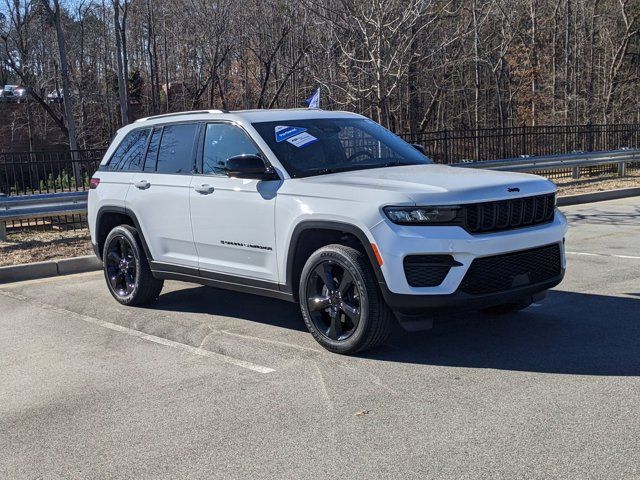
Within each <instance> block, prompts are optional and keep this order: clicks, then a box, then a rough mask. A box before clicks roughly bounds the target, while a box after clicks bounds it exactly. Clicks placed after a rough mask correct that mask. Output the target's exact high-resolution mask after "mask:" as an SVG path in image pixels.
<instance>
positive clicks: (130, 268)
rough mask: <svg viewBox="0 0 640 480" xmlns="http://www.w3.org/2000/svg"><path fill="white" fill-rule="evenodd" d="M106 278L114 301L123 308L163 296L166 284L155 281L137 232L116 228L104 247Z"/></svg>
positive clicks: (110, 233)
mask: <svg viewBox="0 0 640 480" xmlns="http://www.w3.org/2000/svg"><path fill="white" fill-rule="evenodd" d="M102 258H103V262H104V276H105V279H106V281H107V286H108V287H109V291H110V292H111V295H113V298H115V299H116V300H117V301H118V302H120V303H121V304H123V305H131V306H134V305H142V304H145V303H148V302H150V301H152V300H155V299H156V298H158V296H159V295H160V292H161V291H162V287H163V285H164V282H163V281H162V280H158V279H156V278H154V277H153V274H152V273H151V268H150V267H149V262H148V261H147V256H146V255H145V253H144V249H143V248H142V243H141V242H140V237H139V235H138V231H137V230H136V229H135V228H133V227H130V226H129V225H120V226H118V227H115V228H114V229H113V230H111V232H109V235H108V236H107V239H106V241H105V243H104V251H103V256H102Z"/></svg>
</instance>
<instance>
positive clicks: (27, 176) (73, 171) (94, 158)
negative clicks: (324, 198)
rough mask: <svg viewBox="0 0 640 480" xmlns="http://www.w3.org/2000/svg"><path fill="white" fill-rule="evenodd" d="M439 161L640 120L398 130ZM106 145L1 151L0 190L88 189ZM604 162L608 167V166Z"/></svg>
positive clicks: (541, 149) (617, 141) (590, 139)
mask: <svg viewBox="0 0 640 480" xmlns="http://www.w3.org/2000/svg"><path fill="white" fill-rule="evenodd" d="M401 136H402V137H403V138H404V139H405V140H407V141H409V142H411V143H419V144H421V145H423V146H424V147H425V149H426V152H427V155H428V156H429V157H431V158H432V159H433V160H434V161H436V162H438V163H456V162H462V161H465V160H479V161H484V160H493V159H502V158H515V157H519V156H523V155H552V154H556V153H570V152H576V151H588V152H590V151H601V150H615V149H619V148H624V147H629V148H631V147H639V146H640V124H618V125H567V126H538V127H510V128H483V129H476V130H440V131H435V132H422V133H418V134H402V135H401ZM104 152H105V149H93V150H78V151H68V150H67V151H51V152H47V151H42V152H17V153H0V194H5V195H30V194H34V193H55V192H68V191H80V190H87V189H88V188H89V179H90V178H91V175H92V174H93V172H94V171H95V170H96V169H97V168H98V165H99V163H100V160H101V159H102V156H103V155H104ZM607 168H608V167H607Z"/></svg>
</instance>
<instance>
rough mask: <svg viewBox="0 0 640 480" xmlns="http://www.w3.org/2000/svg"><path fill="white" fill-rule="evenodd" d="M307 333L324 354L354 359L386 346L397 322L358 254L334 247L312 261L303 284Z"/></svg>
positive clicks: (306, 265)
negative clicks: (330, 353)
mask: <svg viewBox="0 0 640 480" xmlns="http://www.w3.org/2000/svg"><path fill="white" fill-rule="evenodd" d="M298 295H299V299H300V307H301V310H302V316H303V318H304V321H305V324H306V325H307V328H308V329H309V331H310V332H311V334H312V335H313V336H314V338H315V339H316V340H317V341H318V343H320V344H321V345H322V346H323V347H324V348H326V349H327V350H330V351H332V352H336V353H344V354H352V353H357V352H360V351H363V350H367V349H369V348H373V347H375V346H377V345H380V344H381V343H382V342H384V341H385V340H386V339H387V337H388V336H389V333H390V332H391V328H392V326H393V321H394V317H393V314H392V313H391V311H390V310H389V307H387V305H386V304H385V303H384V299H383V298H382V294H381V293H380V290H379V288H378V285H377V282H376V279H375V275H374V273H373V271H372V269H371V265H370V264H369V260H368V258H367V257H366V255H364V254H363V253H361V252H359V251H358V250H356V249H354V248H351V247H346V246H344V245H328V246H326V247H323V248H321V249H319V250H317V251H316V252H315V253H313V254H312V255H311V257H309V259H308V260H307V263H306V264H305V266H304V268H303V270H302V275H301V278H300V289H299V293H298Z"/></svg>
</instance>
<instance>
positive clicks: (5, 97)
mask: <svg viewBox="0 0 640 480" xmlns="http://www.w3.org/2000/svg"><path fill="white" fill-rule="evenodd" d="M26 98H27V90H26V89H25V88H23V87H20V86H18V85H5V86H4V88H3V89H2V91H0V102H4V103H20V102H22V101H23V100H25V99H26Z"/></svg>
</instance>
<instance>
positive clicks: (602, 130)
mask: <svg viewBox="0 0 640 480" xmlns="http://www.w3.org/2000/svg"><path fill="white" fill-rule="evenodd" d="M402 137H403V138H404V139H405V140H407V141H408V142H410V143H419V144H421V145H423V146H424V147H425V149H426V151H427V155H428V156H429V157H431V158H432V159H433V160H434V161H436V162H438V163H457V162H463V161H465V160H477V161H483V160H494V159H502V158H515V157H520V156H522V155H530V156H534V155H536V156H537V155H553V154H557V153H571V152H595V151H602V150H617V149H619V148H625V147H628V148H632V147H638V146H640V124H617V125H592V124H588V125H566V126H564V125H563V126H537V127H527V126H525V127H509V128H482V129H476V130H440V131H436V132H423V133H417V134H403V135H402Z"/></svg>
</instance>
